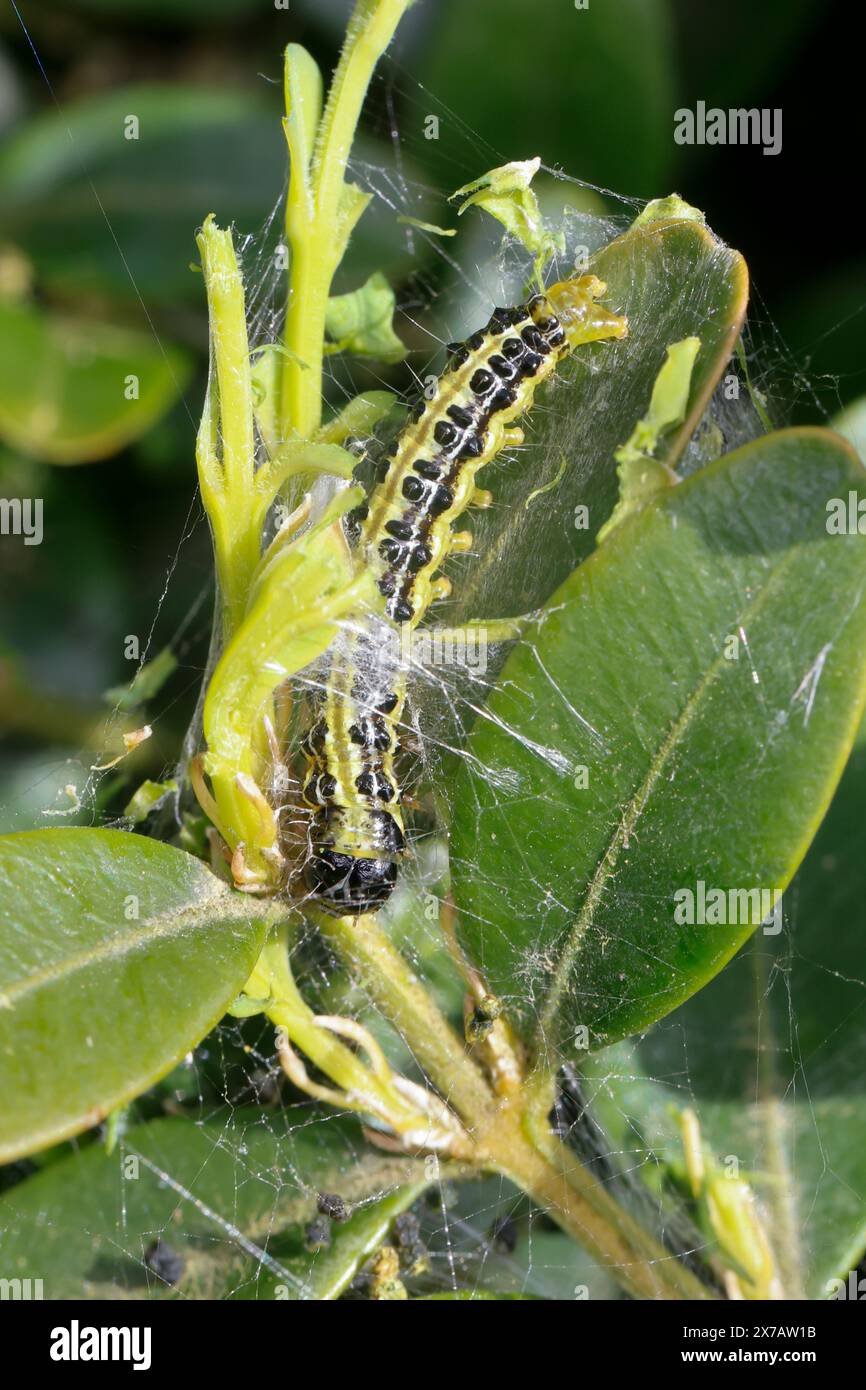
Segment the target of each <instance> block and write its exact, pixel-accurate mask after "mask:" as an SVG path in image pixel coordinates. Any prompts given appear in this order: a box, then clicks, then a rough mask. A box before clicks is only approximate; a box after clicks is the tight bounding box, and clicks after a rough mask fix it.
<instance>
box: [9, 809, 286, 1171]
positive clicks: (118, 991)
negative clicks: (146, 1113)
mask: <svg viewBox="0 0 866 1390" xmlns="http://www.w3.org/2000/svg"><path fill="white" fill-rule="evenodd" d="M0 901H2V911H0V922H2V931H0V1091H2V1095H3V1106H2V1112H0V1161H2V1162H4V1163H8V1162H9V1161H10V1160H11V1159H13V1158H16V1157H19V1156H20V1155H22V1154H28V1153H34V1152H35V1151H37V1150H39V1149H44V1148H46V1147H47V1146H48V1145H50V1144H55V1143H57V1142H58V1141H59V1140H61V1139H64V1138H67V1137H68V1136H70V1135H73V1134H79V1133H80V1132H81V1131H82V1130H84V1129H88V1128H89V1127H90V1126H91V1125H95V1124H97V1123H98V1122H99V1121H100V1120H101V1119H104V1117H105V1116H106V1115H107V1114H108V1112H109V1111H110V1110H113V1109H114V1108H115V1107H116V1106H118V1105H122V1104H123V1103H124V1102H125V1101H127V1100H130V1099H132V1098H133V1097H134V1096H137V1095H140V1094H141V1092H142V1091H145V1090H147V1088H148V1087H149V1086H151V1085H152V1084H153V1083H154V1082H155V1081H156V1080H158V1079H159V1077H161V1076H163V1075H164V1074H165V1073H166V1072H167V1071H168V1070H169V1069H170V1067H172V1066H173V1065H174V1064H175V1063H176V1062H177V1061H179V1059H180V1058H181V1057H183V1056H184V1055H185V1054H186V1053H187V1052H188V1051H189V1050H190V1048H192V1047H194V1046H195V1044H196V1043H197V1042H199V1040H200V1039H201V1038H202V1037H203V1036H204V1034H205V1033H206V1032H208V1030H209V1029H210V1028H211V1027H212V1026H213V1025H214V1024H215V1023H216V1022H217V1021H218V1020H219V1018H220V1016H221V1015H222V1013H223V1012H224V1011H225V1008H226V1006H227V1005H228V1004H229V1003H230V1002H231V1000H232V999H233V998H235V997H236V995H237V994H238V991H239V990H240V989H241V987H242V986H243V983H244V980H245V979H246V978H247V976H248V975H249V972H250V970H251V968H252V966H253V964H254V962H255V959H256V956H257V955H258V953H259V950H260V949H261V945H262V940H263V937H264V922H263V920H261V919H262V916H263V913H262V909H261V908H257V907H256V906H255V905H254V904H253V903H252V902H251V901H249V900H247V899H241V898H239V897H238V896H237V895H235V894H232V893H231V892H230V891H229V890H228V889H227V888H226V886H225V884H223V883H222V882H221V881H220V880H219V879H218V878H216V877H215V876H214V875H213V874H212V873H211V872H210V871H209V870H208V869H206V868H205V866H204V865H203V864H201V863H199V861H198V860H197V859H193V858H192V857H191V856H190V855H188V854H184V853H183V852H182V851H181V850H176V849H171V848H170V847H169V846H168V845H163V844H159V843H158V842H157V841H155V840H149V839H145V838H144V837H143V836H140V835H128V834H123V833H121V832H120V831H115V830H90V829H83V828H76V829H69V830H33V831H27V832H24V833H22V834H16V835H6V836H3V837H2V838H0ZM257 919H258V920H257Z"/></svg>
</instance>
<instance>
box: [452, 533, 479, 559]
mask: <svg viewBox="0 0 866 1390" xmlns="http://www.w3.org/2000/svg"><path fill="white" fill-rule="evenodd" d="M472 541H473V536H472V532H471V531H455V532H454V534H453V536H452V537H451V540H450V542H449V544H448V550H449V553H450V554H451V555H466V554H467V553H468V552H469V551H470V550H471V549H472Z"/></svg>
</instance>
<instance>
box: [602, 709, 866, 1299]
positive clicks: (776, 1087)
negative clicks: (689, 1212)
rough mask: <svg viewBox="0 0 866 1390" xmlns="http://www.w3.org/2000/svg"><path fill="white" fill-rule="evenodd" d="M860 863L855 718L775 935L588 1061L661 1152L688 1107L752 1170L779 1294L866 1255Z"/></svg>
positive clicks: (862, 795) (863, 735) (862, 843)
mask: <svg viewBox="0 0 866 1390" xmlns="http://www.w3.org/2000/svg"><path fill="white" fill-rule="evenodd" d="M864 856H866V725H864V726H863V727H862V728H861V730H860V733H859V735H858V739H857V742H856V744H855V747H854V750H853V753H852V755H851V759H850V761H849V763H848V766H847V768H846V770H845V774H844V776H843V778H842V781H841V782H840V784H839V788H838V790H837V792H836V795H835V797H834V799H833V804H832V806H831V807H830V810H829V812H828V814H827V817H826V819H825V821H824V823H823V824H822V826H821V828H820V830H819V831H818V834H817V836H816V837H815V841H814V843H813V845H812V847H811V849H810V850H809V853H808V855H807V856H806V858H805V860H804V861H803V864H802V866H801V868H800V870H799V872H798V874H797V876H796V878H795V879H794V882H793V883H792V885H791V887H790V889H789V890H788V892H787V894H786V895H785V927H784V932H783V933H781V934H780V935H779V936H777V937H763V936H761V935H758V936H757V937H756V938H755V939H754V941H753V942H751V943H749V945H748V946H747V947H746V948H744V950H743V951H742V952H740V954H739V955H737V956H736V958H735V959H734V960H733V961H732V962H731V963H730V965H729V966H728V967H727V968H726V969H725V970H724V971H723V972H722V974H721V975H719V977H718V978H717V979H716V980H714V981H713V982H712V984H711V985H710V986H709V987H708V988H707V989H706V990H703V991H702V992H701V993H700V994H699V995H698V996H697V997H696V998H695V999H693V1000H691V1001H689V1002H688V1003H687V1004H685V1005H683V1006H682V1008H680V1009H677V1010H676V1011H675V1012H674V1013H673V1014H672V1015H671V1016H670V1018H668V1019H666V1020H665V1021H664V1023H663V1024H660V1025H658V1026H657V1027H656V1028H655V1029H653V1030H652V1031H651V1032H650V1034H649V1035H648V1037H647V1038H646V1039H645V1040H644V1041H643V1042H642V1043H641V1044H640V1046H639V1048H638V1049H637V1050H636V1052H635V1053H634V1054H633V1055H631V1056H628V1057H625V1058H622V1059H620V1060H619V1061H618V1060H617V1059H615V1058H611V1057H610V1054H607V1053H603V1054H601V1055H600V1056H599V1058H598V1063H597V1065H598V1067H599V1069H603V1071H604V1087H605V1089H606V1090H607V1091H608V1093H609V1094H610V1095H612V1096H613V1098H614V1101H615V1105H616V1106H617V1108H618V1110H619V1112H620V1114H621V1115H624V1116H628V1117H629V1121H630V1125H631V1127H632V1131H633V1133H635V1132H638V1131H639V1132H640V1134H641V1135H642V1136H643V1138H644V1139H645V1141H646V1143H647V1145H648V1146H649V1147H650V1148H651V1149H653V1150H654V1151H655V1152H656V1153H657V1154H660V1155H661V1156H663V1157H664V1158H665V1159H666V1160H668V1161H669V1160H670V1159H672V1158H675V1156H676V1141H675V1136H674V1134H673V1132H672V1126H671V1115H670V1111H669V1107H670V1105H671V1104H672V1103H673V1104H674V1105H677V1104H679V1105H682V1104H684V1103H685V1101H686V1099H687V1100H688V1103H690V1104H692V1105H693V1106H694V1107H695V1108H696V1109H697V1111H698V1114H699V1116H700V1119H701V1125H702V1128H703V1130H704V1134H705V1137H706V1139H707V1140H708V1142H709V1143H710V1145H711V1147H712V1149H713V1150H714V1152H715V1153H716V1154H717V1155H719V1156H720V1157H722V1156H724V1155H727V1154H731V1153H733V1154H735V1155H736V1156H737V1158H738V1159H739V1162H740V1166H741V1168H742V1169H744V1170H745V1171H746V1172H747V1173H748V1174H749V1175H750V1181H751V1182H752V1185H753V1186H754V1187H755V1189H756V1191H757V1192H758V1194H759V1196H760V1198H761V1200H762V1203H763V1211H764V1217H765V1220H766V1221H767V1224H768V1227H769V1231H770V1235H771V1237H772V1239H773V1241H774V1244H775V1246H776V1249H777V1258H778V1261H779V1264H780V1266H781V1268H782V1272H783V1276H784V1279H785V1283H786V1285H787V1287H788V1288H789V1290H790V1291H791V1292H792V1293H793V1294H796V1293H798V1292H801V1293H802V1292H804V1291H805V1292H806V1293H807V1294H808V1296H809V1297H812V1298H822V1297H826V1296H827V1293H828V1281H830V1280H832V1279H836V1278H842V1279H845V1278H846V1277H847V1274H848V1272H849V1271H850V1270H851V1269H853V1268H855V1267H856V1266H857V1264H858V1263H859V1261H860V1258H861V1256H862V1254H863V1250H864V1249H866V1083H864V1076H866V1002H864V999H866V970H864V949H863V942H864V939H866V902H864V895H863V863H864ZM640 1077H643V1078H644V1079H643V1081H640V1080H639V1078H640ZM626 1078H628V1079H626Z"/></svg>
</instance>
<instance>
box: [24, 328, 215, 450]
mask: <svg viewBox="0 0 866 1390" xmlns="http://www.w3.org/2000/svg"><path fill="white" fill-rule="evenodd" d="M190 367H191V361H190V358H189V357H188V355H187V354H186V353H185V352H182V351H181V350H180V349H179V348H175V347H172V346H171V345H170V344H166V343H160V341H159V340H158V339H157V338H156V337H155V336H154V335H153V334H152V333H149V332H143V333H140V332H138V331H136V330H132V329H128V328H117V327H114V326H112V325H110V324H107V323H101V322H88V321H86V320H84V319H73V318H69V317H67V316H59V315H49V314H46V313H43V312H42V311H41V310H39V309H36V308H34V307H31V306H29V305H25V304H13V303H0V438H2V439H3V440H4V441H5V442H6V443H7V444H10V445H12V447H13V448H17V449H21V450H22V451H23V452H24V453H27V454H30V455H33V456H35V457H36V458H38V459H41V460H44V461H45V462H48V463H88V462H90V461H91V460H92V459H100V458H105V457H106V456H107V455H109V454H114V453H117V452H118V450H120V449H122V448H123V447H124V446H125V445H127V444H130V443H131V442H132V441H133V440H135V439H138V438H139V436H140V435H142V434H144V433H145V432H146V431H147V430H149V429H150V427H151V426H152V425H153V424H154V423H155V422H156V421H157V420H158V419H159V418H160V417H161V416H162V415H164V414H165V412H166V411H167V410H168V409H169V407H170V406H172V405H174V403H175V401H176V400H177V399H178V397H179V395H180V393H181V391H182V389H183V387H184V385H185V384H186V381H187V379H188V377H189V374H190Z"/></svg>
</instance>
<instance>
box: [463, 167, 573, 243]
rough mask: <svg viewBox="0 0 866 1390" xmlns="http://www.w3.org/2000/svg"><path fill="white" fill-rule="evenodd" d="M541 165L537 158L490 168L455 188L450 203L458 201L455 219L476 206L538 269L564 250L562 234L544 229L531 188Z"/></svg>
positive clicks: (536, 200)
mask: <svg viewBox="0 0 866 1390" xmlns="http://www.w3.org/2000/svg"><path fill="white" fill-rule="evenodd" d="M540 164H541V160H540V158H539V157H538V156H536V158H535V159H524V160H519V159H518V160H514V161H513V162H512V163H511V164H502V165H500V167H499V168H498V169H490V170H488V172H487V173H486V174H482V176H481V178H479V179H473V181H472V183H467V184H464V186H463V187H462V188H458V189H457V191H456V192H455V193H452V194H451V198H450V200H449V201H451V202H454V201H456V200H458V199H460V200H461V202H460V206H459V208H458V209H457V215H458V216H462V215H463V213H464V212H466V210H467V209H468V208H471V207H478V208H482V209H483V211H484V212H487V213H489V214H490V216H491V217H495V218H496V220H497V221H498V222H501V223H502V226H503V227H504V228H505V230H506V231H507V232H509V233H510V234H511V236H513V237H516V238H517V240H518V241H520V242H521V243H522V245H523V246H525V248H526V250H527V251H528V252H529V253H530V255H531V256H532V257H533V259H534V261H535V266H536V269H537V270H540V268H541V266H542V265H543V264H544V262H545V260H546V259H547V258H548V257H549V256H551V255H552V254H553V253H554V252H555V251H560V252H562V251H563V250H564V249H565V238H564V235H563V234H560V235H559V236H553V235H551V234H550V233H549V232H548V231H547V230H546V228H545V226H544V222H543V220H542V217H541V210H540V208H539V206H538V199H537V198H536V196H535V193H534V191H533V189H532V187H531V184H532V180H533V178H534V177H535V175H536V174H537V173H538V169H539V166H540Z"/></svg>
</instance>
